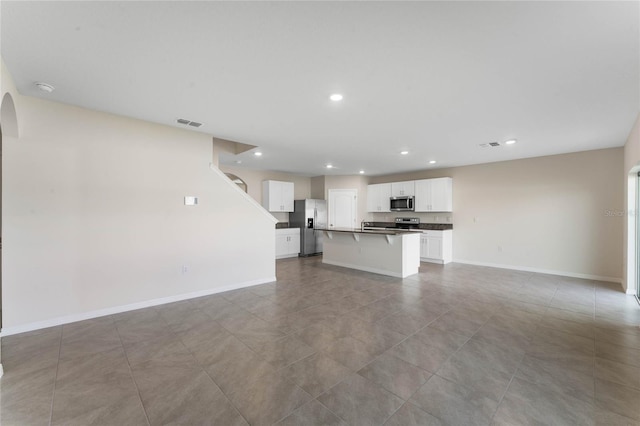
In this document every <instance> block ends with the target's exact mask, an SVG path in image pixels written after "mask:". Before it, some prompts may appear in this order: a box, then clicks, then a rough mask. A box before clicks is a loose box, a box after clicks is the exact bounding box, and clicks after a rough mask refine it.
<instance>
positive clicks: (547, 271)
mask: <svg viewBox="0 0 640 426" xmlns="http://www.w3.org/2000/svg"><path fill="white" fill-rule="evenodd" d="M453 261H454V262H455V263H464V264H467V265H477V266H488V267H490V268H500V269H511V270H514V271H525V272H537V273H539V274H549V275H558V276H561V277H571V278H582V279H586V280H597V281H606V282H611V283H618V284H620V285H622V278H616V277H605V276H601V275H591V274H580V273H577V272H566V271H554V270H551V269H540V268H529V267H527V266H513V265H501V264H497V263H486V262H476V261H473V260H461V259H454V260H453Z"/></svg>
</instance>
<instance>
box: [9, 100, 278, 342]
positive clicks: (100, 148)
mask: <svg viewBox="0 0 640 426" xmlns="http://www.w3.org/2000/svg"><path fill="white" fill-rule="evenodd" d="M18 98H19V99H18V101H19V102H17V106H18V116H19V119H20V128H21V135H20V136H21V137H20V138H19V139H14V140H7V139H5V140H4V141H3V142H4V150H3V159H4V170H3V172H4V175H3V178H4V180H3V183H4V193H3V208H4V210H3V217H2V219H3V224H4V226H3V241H2V245H3V261H4V268H3V271H2V275H3V296H4V297H3V302H4V309H3V314H4V327H3V333H4V334H10V333H12V332H17V331H21V330H26V329H30V328H37V327H39V326H44V325H48V324H51V323H56V322H58V323H59V322H64V321H68V320H72V319H78V318H79V317H82V316H83V315H91V314H92V313H95V312H96V311H99V312H102V313H105V312H109V311H112V310H114V309H115V310H117V309H119V308H120V307H123V306H126V305H131V304H145V303H153V301H154V300H155V301H157V299H163V298H179V297H185V296H189V295H191V296H192V295H194V294H196V293H207V292H216V291H219V290H222V289H225V288H232V287H237V286H242V285H247V284H249V283H259V282H266V281H269V280H273V279H274V278H275V231H274V220H273V218H272V217H271V216H270V215H268V214H267V213H266V212H265V211H264V210H263V209H262V208H260V207H259V206H257V205H256V204H255V202H254V201H253V200H251V199H250V198H249V197H247V196H246V195H245V194H243V193H241V191H240V190H239V189H238V188H236V187H235V185H233V184H231V183H229V182H228V180H226V179H225V178H224V177H223V176H222V175H221V174H220V172H219V171H214V170H211V169H210V168H209V163H210V161H211V158H212V143H211V137H210V136H207V135H205V134H200V133H196V132H189V131H186V130H181V129H175V128H172V127H166V126H161V125H156V124H151V123H147V122H142V121H138V120H133V119H127V118H123V117H119V116H114V115H109V114H104V113H100V112H95V111H89V110H86V109H82V108H77V107H72V106H68V105H62V104H58V103H53V102H48V101H43V100H39V99H36V98H30V97H22V96H19V95H18ZM186 195H194V196H197V197H199V205H198V206H197V207H186V206H184V205H183V197H184V196H186ZM183 265H185V266H186V267H187V268H188V272H187V273H184V274H183V273H182V267H183ZM248 266H249V267H248Z"/></svg>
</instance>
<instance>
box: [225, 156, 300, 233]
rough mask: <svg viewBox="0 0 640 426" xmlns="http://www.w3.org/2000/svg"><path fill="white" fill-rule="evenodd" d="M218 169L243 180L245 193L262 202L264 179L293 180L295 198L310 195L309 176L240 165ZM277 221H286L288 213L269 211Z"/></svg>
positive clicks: (298, 198)
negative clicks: (253, 168)
mask: <svg viewBox="0 0 640 426" xmlns="http://www.w3.org/2000/svg"><path fill="white" fill-rule="evenodd" d="M220 170H222V171H223V172H225V173H232V174H234V175H236V176H238V177H239V178H240V179H242V180H243V181H245V183H246V184H247V193H248V194H249V195H250V196H251V197H252V198H253V199H254V200H256V201H257V202H258V203H259V204H262V182H263V181H265V180H280V181H283V182H293V190H294V193H293V197H294V199H296V200H303V199H305V198H310V196H311V178H309V177H307V176H298V175H294V174H291V173H284V172H275V171H269V170H252V169H245V168H242V167H233V166H227V165H224V164H222V165H220ZM271 214H272V215H273V216H274V217H275V218H276V219H277V220H278V222H288V221H289V213H271Z"/></svg>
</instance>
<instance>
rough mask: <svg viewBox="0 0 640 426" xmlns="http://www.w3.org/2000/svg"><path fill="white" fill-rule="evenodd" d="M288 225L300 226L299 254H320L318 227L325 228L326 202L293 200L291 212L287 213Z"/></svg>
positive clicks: (320, 241)
mask: <svg viewBox="0 0 640 426" xmlns="http://www.w3.org/2000/svg"><path fill="white" fill-rule="evenodd" d="M289 226H291V227H292V228H300V256H313V255H314V254H322V239H323V232H322V231H318V229H327V202H326V201H325V200H311V199H307V200H295V201H294V203H293V213H289Z"/></svg>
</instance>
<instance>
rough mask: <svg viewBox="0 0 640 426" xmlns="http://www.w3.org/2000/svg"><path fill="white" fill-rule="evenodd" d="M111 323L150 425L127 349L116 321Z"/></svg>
mask: <svg viewBox="0 0 640 426" xmlns="http://www.w3.org/2000/svg"><path fill="white" fill-rule="evenodd" d="M158 316H160V315H158ZM161 318H162V317H161ZM162 320H163V321H164V318H162ZM165 322H166V321H165ZM113 325H114V326H115V328H116V333H118V339H119V340H120V345H121V346H122V352H124V358H125V359H126V360H127V367H128V368H129V376H130V377H131V381H132V382H133V385H134V386H135V387H136V393H137V394H138V399H139V400H140V405H142V411H143V412H144V418H145V419H146V420H147V425H151V422H150V421H149V414H148V413H147V408H146V407H145V406H144V401H143V400H142V395H141V394H140V389H139V388H138V382H136V378H135V376H134V375H133V370H132V369H131V363H130V362H129V356H128V355H127V350H126V349H125V347H124V342H123V341H122V336H121V335H120V330H119V329H118V323H117V322H116V321H114V324H113Z"/></svg>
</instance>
